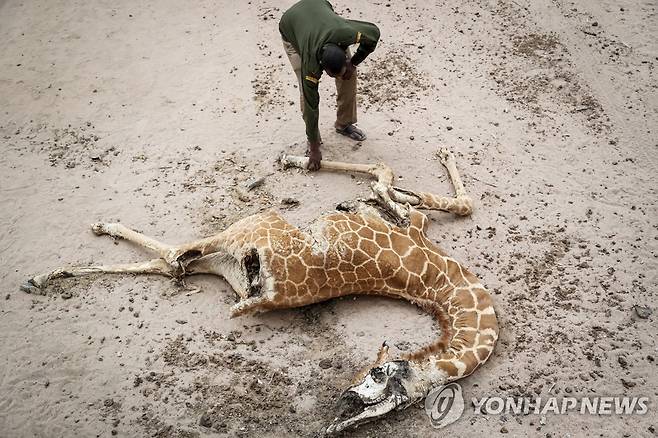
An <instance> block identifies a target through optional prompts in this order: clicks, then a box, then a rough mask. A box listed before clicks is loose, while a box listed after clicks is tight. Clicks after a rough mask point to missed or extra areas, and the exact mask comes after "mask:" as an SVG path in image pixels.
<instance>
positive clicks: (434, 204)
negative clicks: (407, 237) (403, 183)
mask: <svg viewBox="0 0 658 438" xmlns="http://www.w3.org/2000/svg"><path fill="white" fill-rule="evenodd" d="M437 156H438V158H439V160H440V161H441V164H443V166H444V167H445V168H446V170H447V171H448V176H449V177H450V181H451V183H452V186H453V188H454V190H455V196H453V197H450V196H438V195H435V194H433V193H428V192H416V191H412V190H406V189H401V188H399V187H391V190H390V193H391V198H392V199H393V200H394V201H395V202H399V203H408V204H409V205H413V206H414V207H415V208H417V209H422V210H441V211H448V212H450V213H454V214H457V215H460V216H468V215H470V214H471V213H472V212H473V200H472V199H471V198H470V197H469V196H468V195H467V194H466V189H464V184H463V183H462V180H461V178H460V176H459V172H458V171H457V165H456V162H455V156H454V155H453V153H452V152H450V151H449V150H448V149H446V148H441V150H439V152H438V153H437Z"/></svg>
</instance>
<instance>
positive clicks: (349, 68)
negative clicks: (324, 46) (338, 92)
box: [341, 59, 356, 81]
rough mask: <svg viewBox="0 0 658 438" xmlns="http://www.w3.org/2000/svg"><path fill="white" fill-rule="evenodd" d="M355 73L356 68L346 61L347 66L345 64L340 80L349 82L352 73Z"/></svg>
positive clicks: (349, 61)
mask: <svg viewBox="0 0 658 438" xmlns="http://www.w3.org/2000/svg"><path fill="white" fill-rule="evenodd" d="M355 71H356V66H354V65H353V64H352V61H351V60H349V59H348V60H347V64H345V73H343V76H342V78H341V79H343V80H344V81H349V80H350V78H351V77H352V75H353V74H354V72H355Z"/></svg>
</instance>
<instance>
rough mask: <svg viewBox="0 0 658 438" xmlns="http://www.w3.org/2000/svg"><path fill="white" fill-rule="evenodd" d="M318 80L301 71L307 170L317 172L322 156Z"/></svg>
mask: <svg viewBox="0 0 658 438" xmlns="http://www.w3.org/2000/svg"><path fill="white" fill-rule="evenodd" d="M318 83H319V79H317V78H316V77H315V76H313V75H310V74H306V73H305V72H304V70H303V69H302V94H303V95H304V123H305V124H306V138H307V139H308V144H309V160H308V169H309V170H318V169H319V168H320V161H321V160H322V154H321V153H320V130H319V128H318V119H319V116H320V109H319V104H320V94H319V93H318Z"/></svg>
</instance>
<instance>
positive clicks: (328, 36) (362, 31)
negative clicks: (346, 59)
mask: <svg viewBox="0 0 658 438" xmlns="http://www.w3.org/2000/svg"><path fill="white" fill-rule="evenodd" d="M279 31H280V32H281V36H282V37H283V39H284V40H286V41H288V42H289V43H290V44H292V45H293V47H294V48H295V50H297V53H299V55H300V56H301V58H302V94H303V95H304V122H305V123H306V136H307V137H308V140H309V141H310V142H317V141H319V140H320V131H319V130H318V116H319V109H318V104H319V102H320V95H319V94H318V83H319V81H320V76H322V67H321V66H320V54H321V51H322V47H323V46H324V45H325V44H327V43H333V44H337V45H338V46H340V47H342V48H343V49H347V47H349V46H350V45H352V44H356V43H358V44H359V48H358V49H357V50H356V53H355V54H354V56H352V64H354V65H358V64H359V63H360V62H361V61H363V60H364V59H365V58H366V56H368V55H369V54H370V53H372V51H373V50H375V46H377V41H379V29H378V28H377V26H375V25H374V24H372V23H368V22H365V21H357V20H347V19H345V18H342V17H340V16H338V15H337V14H336V13H335V12H334V9H333V7H332V6H331V3H329V2H328V1H326V0H301V1H299V2H297V3H295V4H294V5H293V6H292V7H291V8H290V9H288V10H287V11H286V12H285V13H284V14H283V17H281V22H280V23H279Z"/></svg>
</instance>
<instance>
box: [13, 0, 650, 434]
mask: <svg viewBox="0 0 658 438" xmlns="http://www.w3.org/2000/svg"><path fill="white" fill-rule="evenodd" d="M291 3H292V2H290V1H281V2H277V1H274V0H253V1H250V2H247V1H239V2H232V1H218V2H210V1H193V2H174V1H170V0H167V1H158V2H146V1H144V2H129V1H118V2H117V1H113V2H110V1H93V2H84V1H62V0H34V1H27V0H25V1H20V0H4V1H0V102H1V104H0V105H1V108H0V111H1V113H0V135H1V137H2V155H1V156H0V169H1V170H0V262H1V264H2V267H3V269H2V272H1V273H0V280H1V281H0V284H2V295H1V301H0V333H1V336H0V342H1V344H0V435H2V436H3V437H4V436H6V437H18V436H21V437H22V436H44V437H55V436H62V437H64V436H82V437H89V436H111V434H116V435H118V436H134V437H140V436H158V437H201V436H215V435H217V434H219V435H222V434H224V435H227V436H241V435H244V436H291V435H292V436H312V435H314V434H316V433H317V431H319V430H320V429H321V427H322V425H323V424H325V423H326V422H327V420H328V419H329V418H330V417H331V415H332V406H333V403H334V402H335V400H336V397H337V396H338V395H339V393H340V391H341V389H342V388H344V387H345V386H346V385H347V383H348V381H349V379H350V377H351V376H352V374H353V373H354V371H355V369H357V368H358V367H360V366H362V365H363V364H365V363H366V361H368V360H371V359H372V358H373V357H374V354H375V352H376V349H377V346H378V345H380V344H381V342H382V341H383V340H384V339H387V340H388V341H389V343H390V344H391V345H393V346H395V348H394V349H393V350H407V349H410V348H414V347H415V346H417V345H419V344H422V343H423V342H427V341H428V340H430V339H432V338H433V337H434V333H433V331H434V330H435V329H434V328H433V327H432V322H431V321H430V319H429V318H428V317H426V316H425V315H424V314H423V313H421V312H420V311H418V310H416V309H415V308H414V307H413V306H410V305H408V304H406V303H403V302H393V301H388V300H384V299H362V298H358V299H352V298H349V299H343V300H338V301H334V302H329V303H325V304H321V305H316V306H312V307H310V308H305V309H298V310H290V311H286V312H276V313H273V314H267V315H261V316H254V317H244V318H239V319H235V320H229V319H228V317H227V315H228V309H229V306H230V304H231V303H232V301H233V297H232V294H231V292H230V291H229V290H228V287H227V284H226V283H224V282H223V281H221V280H218V279H213V278H194V279H190V280H189V281H188V282H187V284H186V285H180V284H175V283H173V282H171V281H169V280H167V279H164V278H157V277H139V278H136V277H130V276H125V277H94V278H89V279H85V280H84V281H67V282H62V283H60V284H59V285H58V286H54V287H52V288H50V289H49V290H48V293H47V295H46V296H31V295H27V294H24V293H22V292H20V291H19V290H18V288H19V285H20V284H21V283H22V282H23V281H24V280H26V279H27V278H28V277H30V276H32V275H34V274H36V273H39V272H42V271H46V270H49V269H52V268H55V267H58V266H60V265H65V264H68V263H76V264H90V263H99V262H119V261H138V260H142V259H143V258H144V257H146V254H144V253H143V252H141V251H140V250H138V249H137V248H134V247H132V246H130V245H128V244H126V243H123V242H116V243H118V244H117V245H113V244H112V243H113V242H112V241H110V240H109V239H107V238H97V237H95V236H93V234H92V233H91V232H90V231H89V224H90V223H92V222H95V221H99V220H102V221H121V222H122V223H125V224H128V225H131V226H133V227H135V228H136V229H139V230H141V231H143V232H145V233H147V234H150V235H153V236H156V237H158V238H161V239H162V240H165V241H170V242H183V241H186V240H190V239H193V238H196V237H200V236H205V235H208V234H210V233H212V232H213V231H216V230H220V229H222V228H223V227H225V226H226V225H227V224H229V223H231V222H233V221H234V220H236V219H237V218H240V217H243V216H245V215H247V214H249V213H252V212H255V211H259V210H262V209H265V208H270V207H273V208H279V209H282V210H284V211H285V214H286V215H287V217H288V218H289V219H290V220H291V221H292V222H293V223H297V224H300V225H303V224H304V223H307V222H308V221H310V220H311V219H312V218H314V217H315V216H317V215H318V214H320V213H321V212H324V211H327V210H328V209H331V208H332V206H333V205H335V204H336V203H338V202H340V201H343V200H346V199H351V198H354V197H356V196H362V195H364V194H366V193H367V187H368V186H367V184H366V181H364V180H362V179H360V178H358V177H357V178H350V177H349V176H345V175H332V174H322V173H318V174H313V175H306V174H304V173H300V172H294V171H286V172H282V171H279V170H278V169H277V167H276V166H275V165H274V161H275V158H276V156H277V155H278V154H279V153H280V152H281V151H282V150H287V151H292V152H295V153H302V152H303V150H304V147H305V146H304V130H303V124H302V121H301V118H300V116H299V114H298V106H297V94H296V93H297V90H296V88H294V82H295V81H294V76H293V73H292V71H291V69H290V68H289V66H288V64H287V59H286V57H285V55H284V53H283V50H282V48H281V44H280V39H279V37H278V31H277V24H278V18H279V17H280V16H281V13H282V11H283V10H285V8H286V7H288V6H289V5H290V4H291ZM335 6H336V10H337V11H338V12H340V13H342V14H344V15H346V16H349V17H353V18H357V19H358V18H362V19H365V20H368V21H373V22H375V23H377V24H378V25H379V26H380V28H381V33H382V39H381V44H380V46H379V47H378V49H377V51H376V52H375V53H374V54H373V56H372V57H371V58H369V59H368V60H367V61H366V62H365V63H364V65H363V66H362V67H361V68H360V69H359V75H360V78H361V82H360V85H359V87H360V99H361V100H360V114H361V123H360V124H361V126H362V127H363V128H364V129H366V130H367V132H369V134H370V136H369V138H368V140H367V141H365V142H363V144H354V143H351V142H350V141H349V140H346V139H343V138H339V137H338V136H336V135H335V134H333V133H331V127H332V122H333V119H332V115H333V105H332V99H333V93H334V87H333V84H331V82H330V81H329V80H328V79H325V80H324V81H323V82H322V84H321V95H322V99H323V103H322V111H321V113H322V114H321V124H322V130H323V132H324V135H323V137H324V140H325V145H324V149H323V153H324V156H325V158H327V159H343V160H347V161H353V162H375V161H384V162H387V163H389V164H391V165H392V166H393V167H394V169H395V170H396V171H397V173H398V175H399V176H401V177H402V180H401V185H403V186H405V185H406V186H408V187H410V188H418V189H427V190H429V189H431V190H432V191H434V192H436V193H441V192H443V191H445V192H447V191H448V190H449V185H448V181H447V179H446V177H445V175H444V173H443V170H442V169H441V168H440V166H439V164H438V162H437V161H435V160H434V158H433V157H434V152H435V151H436V150H437V149H438V148H439V147H440V146H441V145H447V146H449V147H450V148H451V149H452V150H453V151H455V153H456V155H457V157H458V163H459V167H460V169H461V171H462V174H463V175H464V180H465V183H466V185H467V189H468V190H469V191H470V193H471V194H472V195H473V197H474V199H476V200H477V211H476V212H475V213H474V215H473V216H472V217H471V218H466V219H456V218H454V217H452V216H450V215H448V214H432V215H431V218H432V220H433V225H432V226H431V229H430V235H431V237H432V238H433V239H435V240H436V241H438V242H439V244H440V245H441V246H442V247H443V248H444V249H445V250H447V251H448V252H449V253H451V254H453V255H454V256H456V257H457V258H458V259H460V260H462V261H463V262H464V263H465V264H466V265H467V266H469V267H471V268H472V269H473V271H474V272H476V273H477V275H479V276H480V278H482V280H483V282H484V283H485V284H486V285H488V287H489V288H490V290H491V291H492V293H493V295H494V298H495V302H496V308H497V312H498V314H499V318H500V321H501V339H500V342H499V344H498V346H497V348H496V350H495V354H494V355H493V356H492V358H491V359H490V360H489V362H488V363H487V364H486V365H485V366H484V367H483V368H481V369H479V370H478V371H477V372H476V373H475V374H474V375H473V376H471V377H470V378H468V379H466V380H464V381H463V382H462V384H463V390H464V394H465V396H466V398H467V399H470V397H482V396H484V395H501V396H512V395H521V394H525V395H536V394H539V395H541V396H542V397H547V396H549V394H551V395H557V396H559V397H562V396H567V395H571V396H577V397H580V396H585V395H599V396H605V395H638V396H647V397H650V400H651V402H650V403H651V404H650V410H649V413H647V414H646V415H643V416H618V415H610V416H577V415H569V416H567V417H561V416H554V415H548V416H547V417H546V418H543V419H542V418H540V417H539V416H536V415H528V416H523V415H521V416H514V415H491V416H478V415H475V414H474V413H473V409H472V408H471V407H467V410H466V412H465V414H464V416H463V417H462V418H461V419H460V420H459V421H458V422H457V423H455V424H453V425H451V426H450V427H449V428H446V429H444V430H439V431H436V430H434V429H432V428H431V427H430V423H429V421H428V419H427V417H426V416H425V414H424V412H423V410H422V409H421V408H419V407H412V408H410V409H408V410H406V411H404V412H401V413H396V414H394V415H391V416H389V417H387V418H385V419H384V420H382V421H379V422H378V423H375V424H371V425H368V426H366V427H363V428H361V429H359V430H358V431H357V433H356V436H363V437H365V436H387V435H390V436H447V435H451V436H466V435H473V434H476V435H479V436H482V435H484V434H486V435H487V436H489V435H492V434H493V435H499V434H502V433H505V432H506V433H507V436H545V437H549V436H550V437H561V436H572V437H576V436H611V437H617V436H633V437H635V436H652V435H655V434H656V432H655V430H656V428H658V420H657V415H656V412H657V411H656V409H658V405H656V394H657V392H658V379H657V378H656V371H657V368H656V367H657V362H656V358H657V357H658V352H657V351H656V348H657V344H656V337H657V335H658V329H657V325H656V321H657V319H658V311H656V307H657V302H656V297H657V295H656V286H657V284H658V270H657V267H658V259H657V257H658V226H657V225H658V221H657V220H656V216H657V214H658V209H657V208H656V200H657V199H658V198H657V195H658V193H657V192H658V177H657V172H658V158H657V156H656V153H657V151H658V141H657V135H656V127H657V126H658V112H657V111H658V109H657V108H658V105H657V99H658V96H657V91H658V90H657V88H656V85H657V82H656V66H657V65H658V31H657V29H656V27H657V25H656V23H657V22H658V19H657V16H656V3H655V2H654V1H649V0H641V1H630V0H620V1H610V0H601V1H597V0H583V1H581V2H577V3H574V2H569V1H566V0H553V1H552V2H545V1H539V0H534V1H528V0H501V1H470V0H466V1H436V2H424V1H408V2H391V3H386V0H384V2H372V1H368V2H356V3H349V4H348V3H346V2H344V1H340V2H337V3H336V5H335ZM254 176H266V182H265V184H264V185H263V186H262V187H260V188H258V189H256V190H255V191H254V192H252V194H251V199H250V200H248V201H243V200H240V199H239V198H238V196H236V188H238V187H241V186H242V184H244V181H246V180H248V179H249V178H251V177H254ZM284 197H295V198H297V199H298V200H299V201H300V205H299V206H297V207H287V206H283V205H281V203H280V201H281V199H282V198H284ZM194 288H199V289H200V290H201V292H200V293H196V294H191V293H190V292H191V291H193V289H194ZM635 305H648V306H649V307H650V308H651V309H653V314H652V315H650V316H649V317H648V318H647V319H642V318H639V317H638V316H637V314H636V312H635V311H634V310H633V306H635ZM200 423H202V424H200ZM503 436H504V435H503Z"/></svg>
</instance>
